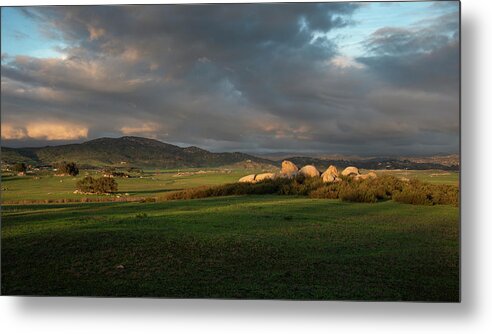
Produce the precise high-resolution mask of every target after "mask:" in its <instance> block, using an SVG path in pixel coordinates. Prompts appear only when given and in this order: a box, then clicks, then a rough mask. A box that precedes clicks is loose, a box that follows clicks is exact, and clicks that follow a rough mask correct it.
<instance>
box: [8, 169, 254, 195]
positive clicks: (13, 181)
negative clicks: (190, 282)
mask: <svg viewBox="0 0 492 334" xmlns="http://www.w3.org/2000/svg"><path fill="white" fill-rule="evenodd" d="M204 171H205V172H206V173H205V174H198V173H197V174H193V173H195V172H197V170H194V169H185V170H182V171H181V172H182V173H189V174H191V175H188V174H185V175H182V176H178V171H176V170H163V171H157V172H156V171H150V170H149V171H146V172H145V173H144V175H143V176H142V178H140V177H135V178H117V179H116V181H117V182H118V193H117V194H115V195H114V196H117V195H124V194H128V195H130V196H143V197H145V196H148V197H159V196H162V195H164V194H166V193H168V192H169V191H177V190H183V189H187V188H193V187H197V186H202V185H207V186H212V185H218V184H223V183H230V182H236V181H237V180H238V179H239V178H240V177H242V176H244V175H247V174H252V173H254V172H255V171H250V170H231V171H222V170H216V169H211V170H206V169H205V170H204ZM86 175H93V176H97V177H99V176H101V174H100V173H99V174H98V173H95V172H88V173H87V172H82V173H80V175H78V176H77V177H71V176H54V175H42V176H33V175H27V176H3V177H2V189H3V191H2V202H3V203H5V202H7V203H8V202H11V201H22V200H46V199H62V198H73V199H77V198H82V197H87V195H81V194H74V193H73V192H74V190H75V189H76V187H75V183H76V182H77V181H78V180H80V179H82V178H84V177H85V176H86ZM91 197H107V196H98V195H91Z"/></svg>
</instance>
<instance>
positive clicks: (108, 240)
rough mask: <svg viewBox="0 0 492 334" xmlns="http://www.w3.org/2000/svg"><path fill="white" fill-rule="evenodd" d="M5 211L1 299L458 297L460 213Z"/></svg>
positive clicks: (248, 205)
mask: <svg viewBox="0 0 492 334" xmlns="http://www.w3.org/2000/svg"><path fill="white" fill-rule="evenodd" d="M2 186H5V185H2ZM2 210H3V212H2V294H9V295H67V296H148V297H190V298H259V299H263V298H268V299H270V298H276V299H332V300H335V299H336V300H339V299H344V300H405V301H453V302H456V301H458V300H459V218H458V217H459V213H458V209H457V208H455V207H451V206H432V207H429V206H419V205H406V204H399V203H395V202H392V201H387V202H381V203H375V204H362V203H344V202H340V201H338V200H326V199H309V198H305V197H286V196H267V195H263V196H237V197H222V198H207V199H200V200H182V201H168V202H161V203H97V204H64V205H58V204H56V205H24V206H19V205H17V206H15V205H6V206H3V207H2ZM119 266H120V267H119ZM121 266H122V267H121Z"/></svg>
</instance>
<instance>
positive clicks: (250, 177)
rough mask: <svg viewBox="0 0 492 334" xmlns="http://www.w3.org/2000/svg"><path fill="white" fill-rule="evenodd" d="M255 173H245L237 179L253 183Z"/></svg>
mask: <svg viewBox="0 0 492 334" xmlns="http://www.w3.org/2000/svg"><path fill="white" fill-rule="evenodd" d="M255 176H256V174H251V175H246V176H243V177H242V178H240V179H239V182H241V183H255V182H256V181H255Z"/></svg>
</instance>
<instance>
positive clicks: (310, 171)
mask: <svg viewBox="0 0 492 334" xmlns="http://www.w3.org/2000/svg"><path fill="white" fill-rule="evenodd" d="M299 174H300V175H303V176H306V177H319V175H320V173H319V170H318V169H317V168H316V167H314V166H313V165H306V166H304V167H302V168H301V169H300V170H299Z"/></svg>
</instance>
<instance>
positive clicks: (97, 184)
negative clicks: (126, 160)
mask: <svg viewBox="0 0 492 334" xmlns="http://www.w3.org/2000/svg"><path fill="white" fill-rule="evenodd" d="M76 187H77V189H78V190H79V191H81V192H84V193H91V194H108V193H113V192H116V191H118V184H117V183H116V181H115V180H114V179H113V178H109V177H101V178H98V179H96V178H93V177H92V176H86V177H84V178H83V179H82V180H80V181H78V182H77V183H76Z"/></svg>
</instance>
